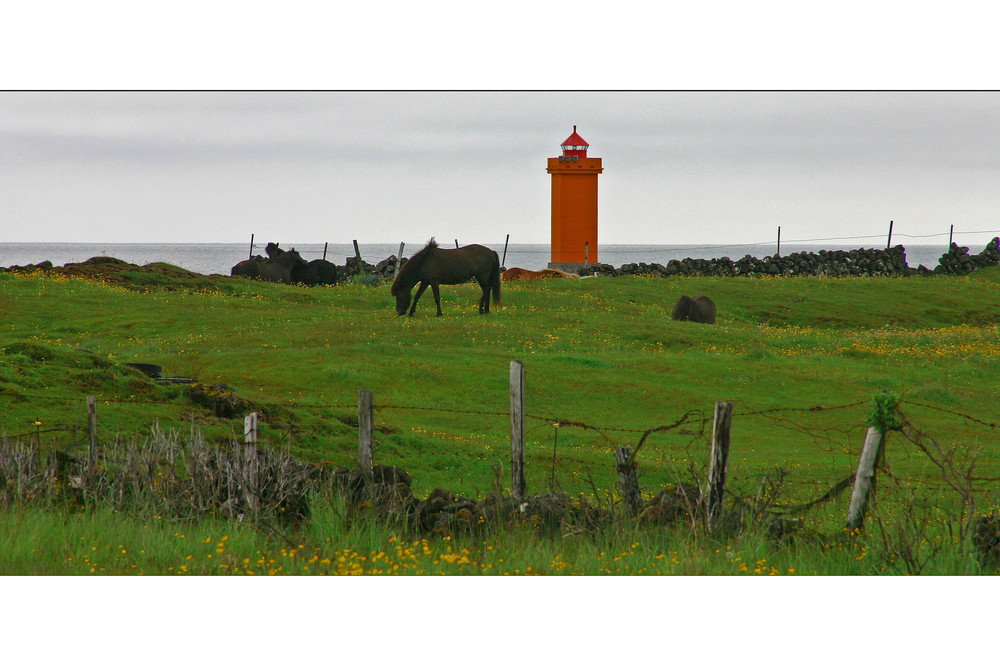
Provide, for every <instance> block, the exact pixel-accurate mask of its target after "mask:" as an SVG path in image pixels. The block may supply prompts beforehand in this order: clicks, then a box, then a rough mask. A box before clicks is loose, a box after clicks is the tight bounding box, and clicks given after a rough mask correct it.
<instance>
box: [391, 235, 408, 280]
mask: <svg viewBox="0 0 1000 667" xmlns="http://www.w3.org/2000/svg"><path fill="white" fill-rule="evenodd" d="M405 245H406V243H400V244H399V254H398V255H396V272H395V273H393V274H392V279H393V280H395V279H396V276H398V275H399V267H400V265H401V264H402V263H403V246H405Z"/></svg>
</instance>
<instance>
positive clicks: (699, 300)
mask: <svg viewBox="0 0 1000 667" xmlns="http://www.w3.org/2000/svg"><path fill="white" fill-rule="evenodd" d="M670 316H671V317H672V318H673V319H675V320H679V321H682V322H683V321H688V322H701V323H702V324H714V323H715V303H713V302H712V300H711V299H709V298H708V297H707V296H696V297H695V298H693V299H692V298H691V297H689V296H682V297H681V298H679V299H678V300H677V303H676V304H674V312H673V313H671V315H670Z"/></svg>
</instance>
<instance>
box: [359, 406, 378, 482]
mask: <svg viewBox="0 0 1000 667" xmlns="http://www.w3.org/2000/svg"><path fill="white" fill-rule="evenodd" d="M374 459H375V402H374V399H373V396H372V392H371V391H370V390H368V389H359V390H358V467H359V468H361V474H362V475H364V476H365V479H366V480H368V481H369V482H370V481H371V480H372V475H373V474H374V473H373V471H372V465H373V461H374Z"/></svg>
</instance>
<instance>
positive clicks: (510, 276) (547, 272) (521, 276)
mask: <svg viewBox="0 0 1000 667" xmlns="http://www.w3.org/2000/svg"><path fill="white" fill-rule="evenodd" d="M579 277H580V276H578V275H576V274H573V273H566V272H565V271H559V270H558V269H542V270H541V271H531V270H530V269H519V268H517V267H513V268H510V269H507V270H506V271H504V272H503V273H501V274H500V280H503V281H505V282H514V281H517V280H548V279H550V278H579Z"/></svg>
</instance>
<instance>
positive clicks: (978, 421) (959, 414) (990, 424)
mask: <svg viewBox="0 0 1000 667" xmlns="http://www.w3.org/2000/svg"><path fill="white" fill-rule="evenodd" d="M904 402H905V404H906V405H916V406H918V407H921V408H927V409H928V410H937V411H938V412H944V413H947V414H950V415H954V416H956V417H961V418H962V419H966V420H968V421H971V422H975V423H976V424H981V425H983V426H988V427H990V428H992V429H996V428H997V427H998V424H997V423H996V422H986V421H983V420H981V419H976V418H975V417H972V416H971V415H967V414H965V413H963V412H956V411H954V410H949V409H947V408H939V407H936V406H934V405H927V404H926V403H917V402H916V401H910V400H906V401H904Z"/></svg>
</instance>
